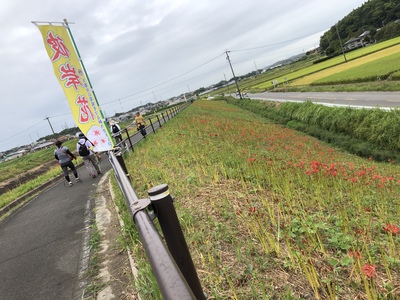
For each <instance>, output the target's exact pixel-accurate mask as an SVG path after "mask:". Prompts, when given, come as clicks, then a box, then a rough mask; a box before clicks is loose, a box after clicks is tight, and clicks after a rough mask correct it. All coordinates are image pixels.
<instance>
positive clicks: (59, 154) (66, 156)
mask: <svg viewBox="0 0 400 300" xmlns="http://www.w3.org/2000/svg"><path fill="white" fill-rule="evenodd" d="M56 147H57V149H56V150H54V157H55V159H57V160H58V163H59V164H60V167H61V170H62V171H63V174H64V178H65V180H67V181H68V185H69V186H72V185H73V183H72V181H71V179H70V177H69V175H68V168H69V169H70V170H71V171H72V173H73V174H74V176H75V180H76V182H82V180H81V179H80V178H79V176H78V171H77V170H76V168H75V165H74V164H73V163H72V159H76V157H75V155H73V154H72V153H71V152H70V151H69V150H68V148H67V147H66V146H63V145H62V142H61V141H57V142H56Z"/></svg>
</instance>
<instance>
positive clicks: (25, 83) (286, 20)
mask: <svg viewBox="0 0 400 300" xmlns="http://www.w3.org/2000/svg"><path fill="white" fill-rule="evenodd" d="M339 2H340V3H339ZM363 2H364V1H363V0H349V1H337V0H325V1H319V0H310V1H298V0H282V1H265V0H248V1H235V2H232V1H227V0H220V1H215V0H214V1H209V0H204V1H188V0H149V1H139V0H131V1H123V0H111V1H106V0H99V1H96V2H93V1H87V0H79V1H77V0H70V1H68V2H67V3H63V4H61V3H60V4H57V5H55V4H54V1H51V0H20V1H14V0H4V1H3V2H2V9H1V11H0V33H1V36H2V47H1V48H0V65H1V66H2V69H1V72H0V78H1V82H2V89H0V97H1V104H2V109H1V116H0V126H1V127H2V128H3V130H2V131H1V136H0V150H3V151H4V150H6V149H9V148H12V147H14V146H19V145H24V144H27V143H30V142H32V141H33V140H36V139H37V138H38V137H41V136H44V135H47V134H50V133H51V130H50V127H49V124H48V123H47V120H44V119H45V118H46V117H50V121H51V123H52V125H53V127H54V130H55V131H57V132H59V131H61V130H62V129H63V128H65V126H66V125H68V126H74V124H73V121H72V116H71V113H70V110H69V106H68V103H67V101H66V99H65V96H64V93H63V91H62V89H61V87H60V86H59V84H58V82H57V80H56V78H55V77H54V74H53V70H52V66H51V63H50V61H49V58H48V57H47V53H46V51H45V48H44V45H43V41H42V37H41V35H40V32H39V30H38V29H37V28H36V27H35V26H34V25H33V24H32V23H31V21H53V22H62V20H63V19H64V18H66V19H67V20H68V22H71V23H74V24H71V25H70V27H71V31H72V34H73V36H74V39H75V42H76V44H77V47H78V49H79V52H80V54H81V56H82V59H83V61H84V64H85V67H86V69H87V72H88V74H89V77H90V80H91V82H92V85H93V87H94V90H95V93H96V95H97V98H98V101H99V103H100V105H101V106H102V108H103V110H104V111H106V113H107V114H108V115H113V114H114V113H115V112H120V111H127V110H130V109H132V108H134V107H136V106H138V105H140V103H141V102H142V103H147V102H154V101H155V100H154V97H156V99H157V100H160V99H166V98H169V97H172V96H176V95H179V94H181V93H185V92H187V91H188V89H190V90H192V91H193V90H195V89H197V88H199V87H202V86H207V85H209V84H212V83H216V82H219V81H221V80H223V79H224V74H225V76H226V77H227V79H229V78H231V77H232V74H231V71H230V69H229V66H228V64H227V61H226V56H225V54H224V52H225V51H226V50H229V51H231V52H230V57H231V59H232V62H233V64H234V68H235V72H236V74H237V75H240V74H246V73H248V72H251V71H253V70H254V68H255V66H254V65H255V63H256V65H257V67H258V68H262V67H266V66H267V65H269V64H272V63H274V62H276V61H278V60H279V59H281V58H287V57H290V56H292V55H294V54H297V53H300V52H302V51H307V50H308V49H310V48H312V47H314V46H318V43H319V37H320V35H322V33H323V31H325V30H327V29H328V28H330V26H332V25H333V24H335V23H336V22H337V21H339V20H340V19H342V18H343V17H344V16H346V15H347V14H348V13H350V12H351V11H352V10H353V9H355V8H357V7H359V6H360V5H361V4H362V3H363ZM301 37H303V38H301ZM289 40H291V42H285V41H289ZM268 45H269V46H268ZM244 49H252V50H246V51H242V50H244ZM183 74H185V75H183ZM174 78H176V79H174ZM173 79H174V80H173ZM163 83H164V84H163Z"/></svg>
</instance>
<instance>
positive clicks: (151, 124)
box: [149, 119, 156, 133]
mask: <svg viewBox="0 0 400 300" xmlns="http://www.w3.org/2000/svg"><path fill="white" fill-rule="evenodd" d="M149 121H150V126H151V128H152V129H153V132H154V133H156V131H155V130H154V126H153V122H152V121H151V119H149Z"/></svg>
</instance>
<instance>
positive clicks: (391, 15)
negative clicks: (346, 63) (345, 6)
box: [320, 0, 400, 56]
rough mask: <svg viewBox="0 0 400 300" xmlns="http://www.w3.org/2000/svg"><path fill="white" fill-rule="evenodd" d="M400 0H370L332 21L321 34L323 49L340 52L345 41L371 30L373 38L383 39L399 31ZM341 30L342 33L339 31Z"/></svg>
mask: <svg viewBox="0 0 400 300" xmlns="http://www.w3.org/2000/svg"><path fill="white" fill-rule="evenodd" d="M399 19H400V1H398V0H369V1H367V2H365V3H364V4H363V5H362V6H360V7H359V8H357V9H354V10H353V11H352V12H351V13H349V14H348V15H347V16H346V17H344V18H343V19H342V20H340V21H339V22H338V23H337V24H335V25H333V26H332V27H331V28H330V29H329V30H328V31H327V32H325V33H324V34H323V35H322V36H321V38H320V48H321V52H322V53H325V54H326V55H327V56H336V55H339V54H340V53H341V51H342V49H341V46H340V44H341V43H340V40H339V36H340V39H341V41H342V43H345V42H346V41H348V40H350V39H351V38H355V37H358V36H360V35H361V34H362V33H364V32H366V31H369V32H370V35H369V37H368V39H370V42H375V41H376V42H382V41H384V40H388V39H391V38H394V37H397V36H399V35H400V22H398V20H399ZM338 34H339V35H338Z"/></svg>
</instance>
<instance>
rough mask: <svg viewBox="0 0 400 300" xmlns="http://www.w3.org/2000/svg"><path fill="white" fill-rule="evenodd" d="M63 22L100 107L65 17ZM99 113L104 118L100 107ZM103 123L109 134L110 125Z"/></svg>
mask: <svg viewBox="0 0 400 300" xmlns="http://www.w3.org/2000/svg"><path fill="white" fill-rule="evenodd" d="M63 24H64V26H65V28H66V29H67V31H68V34H69V36H70V37H71V41H72V44H73V46H74V48H75V51H76V54H77V55H78V59H79V63H80V64H81V66H82V69H83V71H84V72H85V76H86V78H87V80H88V82H89V86H90V90H91V91H92V93H93V96H94V99H95V101H96V104H97V105H98V106H99V107H100V104H99V101H98V100H97V96H96V93H95V92H94V89H93V86H92V83H91V82H90V78H89V75H88V74H87V72H86V68H85V65H84V63H83V60H82V58H81V54H80V53H79V50H78V47H77V46H76V43H75V40H74V37H73V35H72V32H71V29H70V28H69V26H68V21H67V19H64V23H63ZM100 113H101V117H102V118H103V120H105V117H104V114H103V110H102V109H100ZM104 123H105V125H106V128H107V130H108V132H109V134H110V135H111V130H110V127H109V126H108V123H107V122H104Z"/></svg>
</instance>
